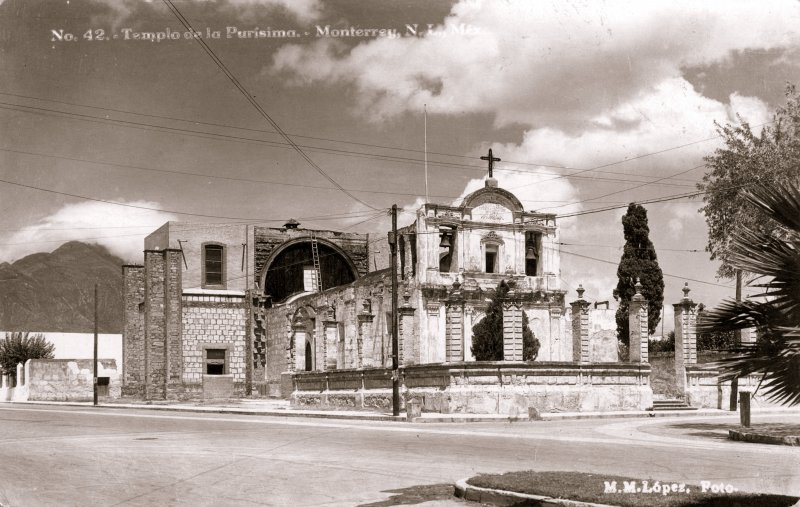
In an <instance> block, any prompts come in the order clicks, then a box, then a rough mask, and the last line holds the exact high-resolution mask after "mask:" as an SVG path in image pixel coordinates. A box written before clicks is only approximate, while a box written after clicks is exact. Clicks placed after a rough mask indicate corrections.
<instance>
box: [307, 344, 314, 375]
mask: <svg viewBox="0 0 800 507" xmlns="http://www.w3.org/2000/svg"><path fill="white" fill-rule="evenodd" d="M313 354H314V352H313V350H312V349H311V342H309V341H306V371H313V370H314V355H313Z"/></svg>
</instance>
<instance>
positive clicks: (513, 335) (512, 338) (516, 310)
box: [503, 301, 522, 361]
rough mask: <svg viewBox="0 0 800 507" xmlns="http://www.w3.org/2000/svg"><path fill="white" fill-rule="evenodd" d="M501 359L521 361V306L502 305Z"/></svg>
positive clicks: (516, 303)
mask: <svg viewBox="0 0 800 507" xmlns="http://www.w3.org/2000/svg"><path fill="white" fill-rule="evenodd" d="M503 359H504V360H505V361H522V306H521V305H520V304H519V303H518V302H515V301H510V302H507V303H503Z"/></svg>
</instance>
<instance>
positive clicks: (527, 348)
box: [471, 280, 540, 361]
mask: <svg viewBox="0 0 800 507" xmlns="http://www.w3.org/2000/svg"><path fill="white" fill-rule="evenodd" d="M509 290H511V287H509V285H508V284H507V283H506V282H505V280H503V281H501V282H500V284H499V285H498V286H497V290H496V291H495V294H494V297H492V298H491V302H490V303H489V308H487V310H486V317H484V318H483V320H481V321H480V322H478V323H477V324H475V325H474V326H473V327H472V349H471V350H472V355H473V356H475V359H476V360H478V361H502V360H503V300H504V299H505V298H506V296H507V295H508V291H509ZM539 346H540V343H539V340H538V339H536V337H535V336H534V334H533V331H531V329H530V327H529V326H528V316H527V315H526V314H525V312H522V357H523V359H524V360H525V361H534V360H535V359H536V357H537V356H538V355H539Z"/></svg>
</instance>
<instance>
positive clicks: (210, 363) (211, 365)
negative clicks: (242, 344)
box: [206, 349, 228, 375]
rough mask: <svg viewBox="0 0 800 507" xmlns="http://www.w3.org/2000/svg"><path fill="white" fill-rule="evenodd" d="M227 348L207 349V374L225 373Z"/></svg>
mask: <svg viewBox="0 0 800 507" xmlns="http://www.w3.org/2000/svg"><path fill="white" fill-rule="evenodd" d="M227 352H228V351H227V350H226V349H206V375H224V374H225V362H226V361H225V358H226V355H227Z"/></svg>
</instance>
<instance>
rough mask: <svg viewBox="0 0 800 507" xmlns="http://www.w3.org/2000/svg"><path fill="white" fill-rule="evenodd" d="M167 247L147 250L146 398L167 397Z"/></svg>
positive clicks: (145, 257)
mask: <svg viewBox="0 0 800 507" xmlns="http://www.w3.org/2000/svg"><path fill="white" fill-rule="evenodd" d="M164 261H165V259H164V252H163V251H154V250H146V251H145V252H144V264H145V291H144V295H145V301H144V314H145V316H144V319H145V399H148V400H153V399H155V400H160V399H166V366H167V364H166V359H167V357H166V356H167V355H166V315H165V304H164V303H165V300H164V289H165V287H166V285H165V283H164V280H165V267H166V266H165V264H166V263H165V262H164Z"/></svg>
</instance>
